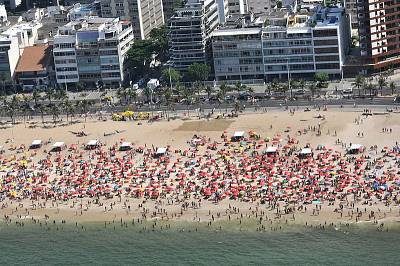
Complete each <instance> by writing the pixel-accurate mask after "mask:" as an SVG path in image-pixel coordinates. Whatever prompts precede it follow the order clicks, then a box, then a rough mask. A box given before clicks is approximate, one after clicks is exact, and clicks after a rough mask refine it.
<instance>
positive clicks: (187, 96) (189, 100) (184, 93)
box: [182, 88, 192, 105]
mask: <svg viewBox="0 0 400 266" xmlns="http://www.w3.org/2000/svg"><path fill="white" fill-rule="evenodd" d="M182 97H183V98H184V99H186V105H189V104H191V103H192V92H191V91H190V90H189V89H188V88H184V89H183V91H182Z"/></svg>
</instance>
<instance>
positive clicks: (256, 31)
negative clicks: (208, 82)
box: [212, 7, 351, 81]
mask: <svg viewBox="0 0 400 266" xmlns="http://www.w3.org/2000/svg"><path fill="white" fill-rule="evenodd" d="M350 42H351V36H350V19H349V16H348V15H347V14H346V13H345V11H344V8H322V7H319V8H316V9H315V10H310V11H308V12H304V13H300V12H299V13H296V14H290V13H288V12H286V13H285V12H275V13H271V14H270V15H263V16H259V17H257V18H255V19H254V20H253V22H251V23H250V24H248V25H247V27H246V25H242V28H237V26H234V25H226V26H225V28H222V29H219V30H216V31H214V33H213V35H212V46H213V56H214V70H215V77H216V79H217V80H218V81H222V80H254V79H264V80H266V81H268V80H272V79H273V78H280V79H285V78H287V77H288V75H290V76H291V77H295V76H299V77H300V76H301V77H304V76H306V75H309V76H314V75H315V73H318V72H327V73H328V74H330V75H332V76H335V75H336V76H339V75H340V74H341V71H342V66H343V64H344V62H345V58H346V53H347V52H348V50H349V47H350Z"/></svg>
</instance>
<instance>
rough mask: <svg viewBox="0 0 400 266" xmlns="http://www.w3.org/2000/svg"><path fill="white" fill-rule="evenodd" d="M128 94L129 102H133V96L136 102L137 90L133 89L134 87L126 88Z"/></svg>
mask: <svg viewBox="0 0 400 266" xmlns="http://www.w3.org/2000/svg"><path fill="white" fill-rule="evenodd" d="M126 95H127V97H128V102H129V104H131V99H132V98H133V99H134V100H135V103H136V98H137V92H136V91H135V90H133V89H132V88H128V89H127V90H126Z"/></svg>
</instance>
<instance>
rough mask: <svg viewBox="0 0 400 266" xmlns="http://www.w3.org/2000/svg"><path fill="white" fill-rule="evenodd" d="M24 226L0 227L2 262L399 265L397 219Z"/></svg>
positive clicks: (0, 258)
mask: <svg viewBox="0 0 400 266" xmlns="http://www.w3.org/2000/svg"><path fill="white" fill-rule="evenodd" d="M24 224H25V225H24V226H23V227H20V226H17V225H16V224H15V223H11V224H9V225H6V224H5V223H1V224H0V263H1V265H15V264H23V265H37V264H40V265H48V264H50V265H55V264H57V265H76V264H91V265H93V264H94V265H116V264H119V265H121V264H142V265H210V264H223V265H254V264H258V265H261V264H263V265H271V264H272V265H276V264H286V265H287V264H290V265H309V264H324V265H327V264H331V265H377V264H379V265H388V264H393V265H397V264H399V263H400V262H399V259H400V255H399V244H400V229H399V228H398V226H397V224H396V223H395V222H394V225H392V226H391V227H390V229H389V230H388V231H386V230H385V227H384V229H383V230H381V231H378V230H377V226H374V225H372V224H356V225H350V226H346V225H336V226H335V227H333V226H332V227H331V226H324V228H320V227H319V226H317V227H315V226H314V227H312V228H311V227H309V226H304V225H293V224H292V225H286V224H276V223H275V224H273V225H272V227H273V228H272V231H271V226H269V224H268V223H264V225H265V227H266V230H265V231H264V230H261V231H257V228H258V227H259V225H258V224H257V222H256V221H245V222H243V223H242V224H239V223H238V222H237V221H232V222H217V223H214V224H212V226H210V227H208V226H207V223H196V222H188V223H185V222H161V221H160V222H157V224H156V225H155V226H154V231H153V227H152V225H153V224H154V222H144V223H143V224H138V223H135V224H134V225H133V224H132V222H126V223H123V224H122V225H123V226H121V223H120V222H119V221H118V222H117V221H115V222H114V223H113V222H107V225H106V226H105V223H104V222H103V223H83V224H78V225H76V224H75V223H73V224H72V223H71V224H53V223H52V222H50V221H49V222H48V224H47V225H46V224H45V223H44V222H42V226H39V224H33V223H32V222H31V221H25V222H24ZM169 225H170V228H169ZM82 226H83V229H82ZM161 226H163V229H162V230H161ZM145 227H146V229H144V228H145ZM240 228H242V229H240ZM275 230H277V231H275Z"/></svg>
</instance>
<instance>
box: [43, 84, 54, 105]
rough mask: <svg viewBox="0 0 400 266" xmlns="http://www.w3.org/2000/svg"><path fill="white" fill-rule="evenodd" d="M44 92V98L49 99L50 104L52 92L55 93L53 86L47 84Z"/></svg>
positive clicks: (52, 96)
mask: <svg viewBox="0 0 400 266" xmlns="http://www.w3.org/2000/svg"><path fill="white" fill-rule="evenodd" d="M45 94H46V98H47V99H48V100H49V101H50V104H51V99H52V98H54V94H55V91H54V88H52V87H50V86H47V88H46V91H45Z"/></svg>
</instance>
